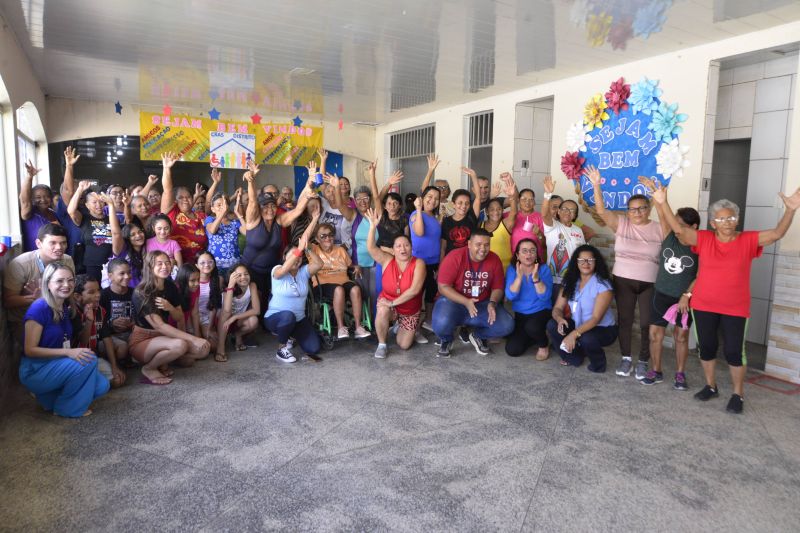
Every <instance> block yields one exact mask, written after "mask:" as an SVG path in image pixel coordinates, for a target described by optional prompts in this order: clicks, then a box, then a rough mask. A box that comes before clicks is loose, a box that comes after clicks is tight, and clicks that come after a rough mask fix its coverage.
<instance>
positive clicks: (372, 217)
mask: <svg viewBox="0 0 800 533" xmlns="http://www.w3.org/2000/svg"><path fill="white" fill-rule="evenodd" d="M366 215H367V220H369V225H370V226H372V227H373V228H377V227H378V222H380V220H381V219H380V217H379V216H378V213H376V212H375V210H374V209H372V208H371V207H370V208H369V209H367V213H366Z"/></svg>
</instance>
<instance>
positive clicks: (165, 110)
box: [161, 104, 172, 117]
mask: <svg viewBox="0 0 800 533" xmlns="http://www.w3.org/2000/svg"><path fill="white" fill-rule="evenodd" d="M161 112H162V113H163V114H164V115H165V116H167V117H168V116H170V115H171V114H172V108H171V107H170V105H169V104H166V105H164V107H163V108H162V109H161Z"/></svg>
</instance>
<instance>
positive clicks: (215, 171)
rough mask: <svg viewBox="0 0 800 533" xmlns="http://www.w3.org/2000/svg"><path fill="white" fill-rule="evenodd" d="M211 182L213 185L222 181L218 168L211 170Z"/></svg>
mask: <svg viewBox="0 0 800 533" xmlns="http://www.w3.org/2000/svg"><path fill="white" fill-rule="evenodd" d="M211 181H212V182H214V183H219V182H220V181H222V172H220V171H219V169H218V168H212V169H211Z"/></svg>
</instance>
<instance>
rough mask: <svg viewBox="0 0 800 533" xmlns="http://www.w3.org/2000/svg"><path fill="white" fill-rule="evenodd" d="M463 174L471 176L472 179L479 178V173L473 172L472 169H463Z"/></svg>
mask: <svg viewBox="0 0 800 533" xmlns="http://www.w3.org/2000/svg"><path fill="white" fill-rule="evenodd" d="M461 172H463V173H464V174H466V175H467V176H469V177H470V178H477V177H478V173H477V172H475V171H474V170H472V169H471V168H467V167H461Z"/></svg>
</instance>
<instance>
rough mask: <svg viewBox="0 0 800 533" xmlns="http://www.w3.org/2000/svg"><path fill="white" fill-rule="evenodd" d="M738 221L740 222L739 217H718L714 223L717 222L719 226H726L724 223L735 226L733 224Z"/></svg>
mask: <svg viewBox="0 0 800 533" xmlns="http://www.w3.org/2000/svg"><path fill="white" fill-rule="evenodd" d="M737 220H739V217H737V216H731V217H718V218H715V219H714V222H716V223H717V224H724V223H726V222H727V223H730V224H733V223H734V222H736V221H737Z"/></svg>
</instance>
